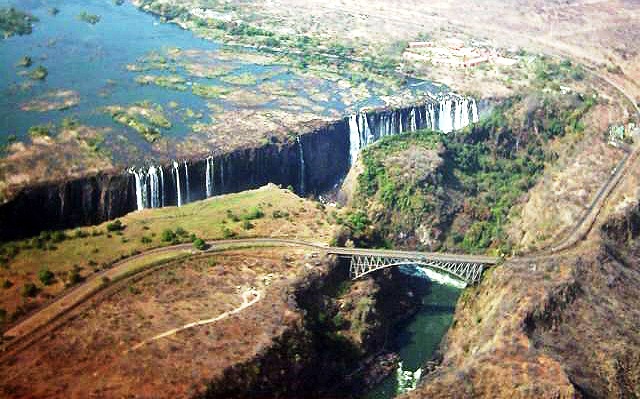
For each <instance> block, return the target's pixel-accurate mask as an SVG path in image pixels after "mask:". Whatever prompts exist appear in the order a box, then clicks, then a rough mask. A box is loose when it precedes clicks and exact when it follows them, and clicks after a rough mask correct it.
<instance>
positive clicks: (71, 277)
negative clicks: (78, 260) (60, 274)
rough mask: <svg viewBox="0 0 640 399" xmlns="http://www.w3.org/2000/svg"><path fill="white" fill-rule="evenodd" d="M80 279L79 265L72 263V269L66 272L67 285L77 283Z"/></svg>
mask: <svg viewBox="0 0 640 399" xmlns="http://www.w3.org/2000/svg"><path fill="white" fill-rule="evenodd" d="M81 281H82V276H81V275H80V267H79V266H78V265H74V266H73V269H71V270H69V271H68V272H67V286H68V287H69V286H72V285H75V284H78V283H79V282H81Z"/></svg>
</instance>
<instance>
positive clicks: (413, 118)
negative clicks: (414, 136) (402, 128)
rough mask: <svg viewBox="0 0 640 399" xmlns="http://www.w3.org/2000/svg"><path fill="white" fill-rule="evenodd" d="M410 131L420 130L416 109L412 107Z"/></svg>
mask: <svg viewBox="0 0 640 399" xmlns="http://www.w3.org/2000/svg"><path fill="white" fill-rule="evenodd" d="M409 120H410V123H409V131H411V132H415V131H416V130H418V123H417V122H416V109H415V108H411V114H410V115H409Z"/></svg>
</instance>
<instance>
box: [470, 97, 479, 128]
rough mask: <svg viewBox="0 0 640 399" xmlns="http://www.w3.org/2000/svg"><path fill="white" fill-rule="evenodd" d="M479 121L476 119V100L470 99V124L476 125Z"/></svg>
mask: <svg viewBox="0 0 640 399" xmlns="http://www.w3.org/2000/svg"><path fill="white" fill-rule="evenodd" d="M479 120H480V118H478V107H477V106H476V100H474V99H471V122H472V123H477V122H478V121H479Z"/></svg>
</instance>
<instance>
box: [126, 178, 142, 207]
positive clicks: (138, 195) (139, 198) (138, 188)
mask: <svg viewBox="0 0 640 399" xmlns="http://www.w3.org/2000/svg"><path fill="white" fill-rule="evenodd" d="M129 173H131V174H132V175H134V176H135V179H136V204H137V205H138V210H139V211H141V210H143V209H144V199H143V198H142V180H141V179H140V174H139V173H138V172H137V171H135V170H134V169H130V170H129Z"/></svg>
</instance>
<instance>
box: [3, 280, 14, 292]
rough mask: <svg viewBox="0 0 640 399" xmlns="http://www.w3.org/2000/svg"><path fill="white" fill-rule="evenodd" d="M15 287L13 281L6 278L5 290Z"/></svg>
mask: <svg viewBox="0 0 640 399" xmlns="http://www.w3.org/2000/svg"><path fill="white" fill-rule="evenodd" d="M11 287H13V283H12V282H11V281H9V280H4V282H3V283H2V288H4V289H5V290H7V289H9V288H11Z"/></svg>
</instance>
